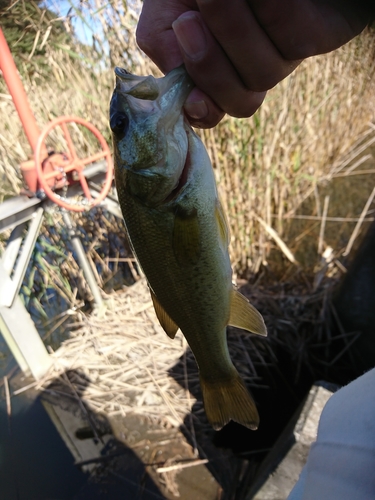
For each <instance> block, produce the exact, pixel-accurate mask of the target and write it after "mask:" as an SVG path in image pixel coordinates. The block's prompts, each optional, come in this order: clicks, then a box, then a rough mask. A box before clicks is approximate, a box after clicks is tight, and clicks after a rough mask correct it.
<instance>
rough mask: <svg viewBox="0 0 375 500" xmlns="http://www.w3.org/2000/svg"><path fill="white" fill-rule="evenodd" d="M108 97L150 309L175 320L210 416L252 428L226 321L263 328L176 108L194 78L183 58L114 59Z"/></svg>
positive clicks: (197, 150) (212, 187)
mask: <svg viewBox="0 0 375 500" xmlns="http://www.w3.org/2000/svg"><path fill="white" fill-rule="evenodd" d="M115 73H116V88H115V90H114V93H113V97H112V100H111V105H110V125H111V129H112V134H113V145H114V162H115V177H116V187H117V192H118V198H119V201H120V205H121V209H122V213H123V216H124V220H125V225H126V229H127V232H128V235H129V238H130V241H131V245H132V247H133V250H134V253H135V255H136V258H137V260H138V262H139V263H140V265H141V267H142V269H143V271H144V273H145V275H146V278H147V281H148V284H149V288H150V292H151V297H152V300H153V304H154V307H155V311H156V315H157V317H158V319H159V321H160V324H161V326H162V327H163V328H164V330H165V332H166V333H167V334H168V335H169V337H171V338H172V339H173V338H174V336H175V335H176V332H177V330H178V328H180V329H181V331H182V333H183V334H184V336H185V337H186V340H187V342H188V344H189V346H190V348H191V350H192V351H193V354H194V356H195V359H196V362H197V364H198V368H199V377H200V384H201V388H202V394H203V402H204V407H205V411H206V415H207V418H208V420H209V422H210V423H211V425H212V426H213V427H214V428H215V429H221V428H222V427H223V426H224V425H225V424H227V423H228V422H229V420H231V419H232V420H234V421H236V422H239V423H240V424H242V425H244V426H246V427H248V428H250V429H256V428H257V427H258V423H259V416H258V412H257V409H256V406H255V403H254V401H253V399H252V397H251V396H250V394H249V392H248V391H247V389H246V387H245V384H244V382H243V381H242V379H241V377H240V376H239V374H238V372H237V370H236V368H235V367H234V365H233V363H232V361H231V359H230V355H229V352H228V347H227V338H226V327H227V325H233V326H237V327H239V328H243V329H246V330H249V331H250V332H253V333H257V334H259V335H266V334H267V331H266V327H265V324H264V321H263V318H262V316H261V314H260V313H259V312H258V311H257V310H256V309H255V308H254V307H253V306H252V305H251V304H250V303H249V302H248V300H247V299H246V298H245V297H244V296H243V295H241V294H240V293H239V292H238V291H236V290H235V289H234V288H233V285H232V279H231V277H232V270H231V265H230V261H229V254H228V245H229V231H228V226H227V222H226V218H225V215H224V212H223V209H222V206H221V204H220V201H219V198H218V193H217V188H216V183H215V178H214V172H213V169H212V165H211V162H210V159H209V156H208V154H207V152H206V149H205V147H204V145H203V143H202V141H201V140H200V138H199V137H198V136H197V135H196V134H195V133H194V131H193V129H192V128H191V127H190V125H189V123H188V122H187V120H186V119H185V117H184V114H183V110H182V107H183V104H184V102H185V99H186V97H187V96H188V94H189V92H190V91H191V89H192V87H193V83H192V81H191V80H190V78H189V76H188V75H187V73H186V71H185V69H184V68H183V67H180V68H176V69H175V70H173V71H171V72H170V73H169V74H167V75H166V76H165V77H163V78H157V79H156V78H154V77H152V76H148V77H139V76H135V75H132V74H130V73H128V72H127V71H126V70H124V69H121V68H116V69H115Z"/></svg>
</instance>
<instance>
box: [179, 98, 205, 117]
mask: <svg viewBox="0 0 375 500" xmlns="http://www.w3.org/2000/svg"><path fill="white" fill-rule="evenodd" d="M184 108H185V111H186V113H187V114H188V115H189V116H190V118H193V119H194V120H203V119H204V118H206V116H207V115H208V108H207V104H206V103H205V102H204V101H195V102H194V101H193V102H186V103H185V106H184Z"/></svg>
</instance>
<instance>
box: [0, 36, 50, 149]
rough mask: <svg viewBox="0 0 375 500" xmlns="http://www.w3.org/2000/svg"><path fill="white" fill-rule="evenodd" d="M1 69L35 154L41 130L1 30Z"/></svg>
mask: <svg viewBox="0 0 375 500" xmlns="http://www.w3.org/2000/svg"><path fill="white" fill-rule="evenodd" d="M0 69H1V71H2V73H3V76H4V80H5V83H6V84H7V87H8V89H9V92H10V95H11V96H12V99H13V102H14V105H15V107H16V109H17V112H18V115H19V117H20V120H21V122H22V125H23V128H24V130H25V133H26V136H27V139H28V141H29V143H30V146H31V149H32V150H33V152H35V149H36V144H37V142H38V138H39V136H40V130H39V128H38V125H37V123H36V120H35V117H34V114H33V112H32V110H31V108H30V104H29V101H28V99H27V95H26V92H25V89H24V88H23V85H22V81H21V78H20V77H19V74H18V71H17V67H16V65H15V63H14V60H13V57H12V54H11V52H10V50H9V46H8V44H7V41H6V39H5V36H4V34H3V32H2V29H1V28H0Z"/></svg>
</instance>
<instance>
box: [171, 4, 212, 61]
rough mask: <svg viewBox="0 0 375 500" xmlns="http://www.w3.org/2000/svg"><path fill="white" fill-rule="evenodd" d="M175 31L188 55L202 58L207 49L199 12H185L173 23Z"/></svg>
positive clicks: (192, 57) (191, 57)
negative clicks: (198, 15)
mask: <svg viewBox="0 0 375 500" xmlns="http://www.w3.org/2000/svg"><path fill="white" fill-rule="evenodd" d="M172 28H173V31H174V32H175V35H176V37H177V40H178V42H179V44H180V45H181V47H182V49H183V51H184V52H185V53H186V55H187V56H188V57H189V58H190V59H193V60H196V59H200V58H201V57H202V56H203V55H204V53H205V51H206V45H207V42H206V35H205V33H204V31H203V27H202V25H201V22H200V20H199V18H198V17H197V14H196V13H195V12H185V13H184V14H181V16H180V17H179V18H178V19H176V21H175V22H174V23H173V24H172Z"/></svg>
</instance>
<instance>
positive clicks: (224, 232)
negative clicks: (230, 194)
mask: <svg viewBox="0 0 375 500" xmlns="http://www.w3.org/2000/svg"><path fill="white" fill-rule="evenodd" d="M215 217H216V222H217V225H218V227H219V234H220V239H221V242H222V244H223V246H224V248H227V247H228V246H229V242H230V233H229V226H228V221H227V218H226V216H225V212H224V210H223V206H222V204H221V202H220V201H219V200H217V203H216V206H215Z"/></svg>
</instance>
